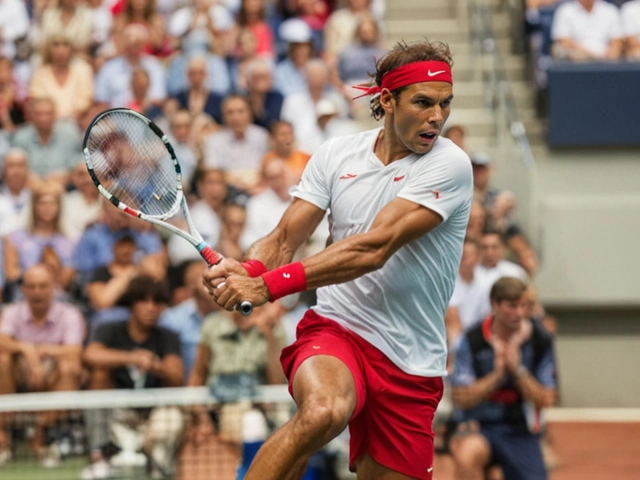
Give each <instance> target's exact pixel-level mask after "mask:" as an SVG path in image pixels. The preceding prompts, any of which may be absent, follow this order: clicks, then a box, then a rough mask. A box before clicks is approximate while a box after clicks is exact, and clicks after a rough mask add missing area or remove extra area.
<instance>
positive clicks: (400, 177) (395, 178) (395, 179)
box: [393, 175, 404, 182]
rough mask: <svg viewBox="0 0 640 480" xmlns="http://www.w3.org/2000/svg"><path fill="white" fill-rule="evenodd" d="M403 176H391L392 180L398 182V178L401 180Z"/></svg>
mask: <svg viewBox="0 0 640 480" xmlns="http://www.w3.org/2000/svg"><path fill="white" fill-rule="evenodd" d="M403 178H404V175H401V176H399V177H393V181H394V182H399V181H400V180H402V179H403Z"/></svg>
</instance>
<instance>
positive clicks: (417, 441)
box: [280, 310, 443, 480]
mask: <svg viewBox="0 0 640 480" xmlns="http://www.w3.org/2000/svg"><path fill="white" fill-rule="evenodd" d="M296 336H297V340H296V342H295V343H294V344H293V345H290V346H289V347H287V348H285V349H284V350H283V351H282V355H281V357H280V361H281V362H282V368H283V369H284V373H285V374H286V376H287V378H288V379H289V392H290V393H291V394H292V395H293V378H294V376H295V374H296V371H297V370H298V367H300V365H301V364H302V362H304V361H305V360H306V359H307V358H309V357H312V356H314V355H330V356H332V357H336V358H338V359H339V360H341V361H342V362H343V363H344V364H345V365H346V366H347V367H348V368H349V370H350V371H351V374H352V375H353V380H354V383H355V386H356V409H355V411H354V413H353V416H352V417H351V421H350V422H349V433H350V435H351V440H350V455H349V464H350V466H351V468H352V469H353V468H354V467H355V464H356V461H357V460H358V459H359V458H360V457H361V456H362V455H363V454H365V453H368V454H369V455H371V457H373V459H374V460H375V461H376V462H378V463H379V464H381V465H384V466H385V467H387V468H390V469H391V470H395V471H397V472H400V473H402V474H404V475H408V476H410V477H413V478H417V479H420V480H430V479H431V477H432V471H433V428H432V423H433V415H434V413H435V411H436V408H437V406H438V403H439V402H440V399H441V398H442V389H443V383H442V378H440V377H420V376H417V375H409V374H408V373H405V372H403V371H402V370H400V369H399V368H398V367H397V366H396V365H395V364H394V363H392V362H391V360H389V359H388V358H387V357H386V356H385V355H384V354H383V353H382V352H381V351H380V350H378V349H377V348H376V347H374V346H373V345H371V344H370V343H368V342H367V341H365V340H363V339H362V338H361V337H359V336H358V335H356V334H355V333H353V332H351V331H350V330H347V329H345V328H343V327H342V326H340V325H339V324H337V323H336V322H334V321H333V320H329V319H328V318H324V317H321V316H320V315H318V314H317V313H315V312H314V311H313V310H308V311H307V313H306V314H305V316H304V317H303V318H302V320H301V321H300V323H299V324H298V329H297V332H296Z"/></svg>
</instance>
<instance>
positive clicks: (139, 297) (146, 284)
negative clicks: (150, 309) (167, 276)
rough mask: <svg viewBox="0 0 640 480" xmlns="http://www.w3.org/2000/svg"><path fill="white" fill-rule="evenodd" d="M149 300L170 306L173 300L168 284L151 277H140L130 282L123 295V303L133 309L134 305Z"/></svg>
mask: <svg viewBox="0 0 640 480" xmlns="http://www.w3.org/2000/svg"><path fill="white" fill-rule="evenodd" d="M149 298H151V299H153V301H154V302H156V303H165V304H167V305H168V304H169V302H170V300H171V294H170V293H169V287H168V286H167V284H166V282H164V281H160V280H156V279H155V278H153V277H150V276H149V275H138V276H137V277H134V278H133V279H132V280H131V282H129V286H128V287H127V290H126V291H125V292H124V294H123V295H122V299H121V300H122V303H124V304H125V305H127V306H128V307H131V306H133V304H134V303H136V302H141V301H144V300H147V299H149Z"/></svg>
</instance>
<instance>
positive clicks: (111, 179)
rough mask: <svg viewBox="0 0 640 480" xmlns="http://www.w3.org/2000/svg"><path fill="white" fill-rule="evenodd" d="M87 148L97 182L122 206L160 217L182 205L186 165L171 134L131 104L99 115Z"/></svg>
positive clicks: (87, 159)
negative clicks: (179, 157) (169, 136)
mask: <svg viewBox="0 0 640 480" xmlns="http://www.w3.org/2000/svg"><path fill="white" fill-rule="evenodd" d="M82 152H83V154H84V161H85V164H86V165H87V169H88V170H89V175H90V176H91V179H92V180H93V183H95V185H96V187H97V188H98V190H99V191H100V193H101V194H102V195H104V196H105V197H106V198H107V199H108V200H109V201H110V202H111V203H113V204H114V205H115V206H117V207H118V208H120V209H122V210H124V211H126V212H127V213H129V214H135V216H138V217H146V218H147V219H157V220H165V219H167V218H170V217H172V216H174V215H175V214H176V213H177V212H178V210H179V209H180V205H181V203H182V200H183V197H184V194H183V190H182V172H181V169H180V163H179V162H178V159H177V157H176V155H175V152H174V150H173V147H172V146H171V143H170V142H169V139H168V138H167V136H166V135H165V134H164V133H163V132H162V130H160V128H158V126H157V125H156V124H155V123H153V122H152V121H151V120H150V119H148V118H147V117H145V116H144V115H142V114H140V113H138V112H135V111H133V110H131V109H128V108H112V109H109V110H105V111H104V112H102V113H100V114H98V115H97V116H96V117H95V118H94V119H93V120H92V121H91V123H90V124H89V127H88V128H87V131H86V132H85V135H84V140H83V144H82Z"/></svg>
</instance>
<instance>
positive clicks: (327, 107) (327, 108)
mask: <svg viewBox="0 0 640 480" xmlns="http://www.w3.org/2000/svg"><path fill="white" fill-rule="evenodd" d="M337 113H338V108H337V107H336V104H335V103H333V102H332V101H331V100H329V99H328V98H322V99H320V101H319V102H318V103H316V116H317V117H322V116H323V115H336V114H337Z"/></svg>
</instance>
